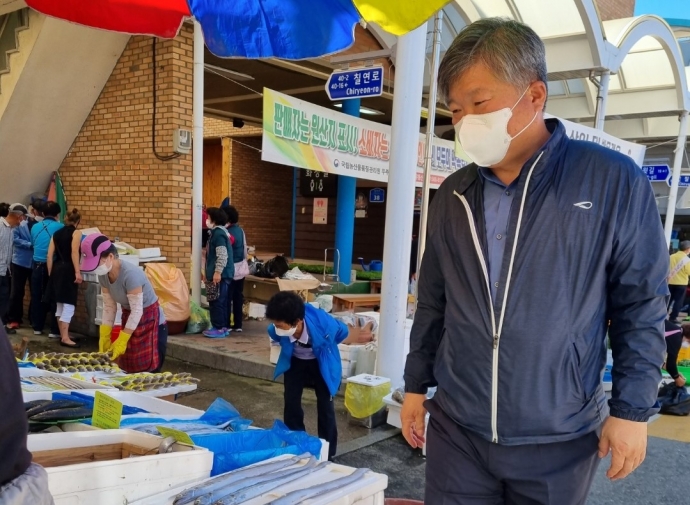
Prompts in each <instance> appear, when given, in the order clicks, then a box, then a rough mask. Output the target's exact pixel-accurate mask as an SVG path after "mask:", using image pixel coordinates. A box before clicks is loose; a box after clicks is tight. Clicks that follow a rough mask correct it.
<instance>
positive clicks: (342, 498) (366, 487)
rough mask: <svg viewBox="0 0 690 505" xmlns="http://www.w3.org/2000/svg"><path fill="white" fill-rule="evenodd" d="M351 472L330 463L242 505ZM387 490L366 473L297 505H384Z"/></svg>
mask: <svg viewBox="0 0 690 505" xmlns="http://www.w3.org/2000/svg"><path fill="white" fill-rule="evenodd" d="M285 457H287V456H279V457H278V458H274V459H276V460H277V459H284V458H285ZM354 471H355V469H354V468H351V467H347V466H342V465H336V464H333V463H330V464H328V465H327V466H326V467H325V468H323V469H321V470H318V471H316V472H314V473H312V474H310V475H307V476H305V477H303V478H301V479H296V480H294V481H292V482H290V483H289V484H286V485H285V486H281V487H279V488H278V489H274V490H271V491H269V492H267V493H265V494H263V495H261V496H259V497H257V498H254V499H252V500H248V501H246V502H243V505H266V504H268V503H271V502H273V501H274V500H277V499H278V498H280V497H282V496H284V495H286V494H287V493H290V492H292V491H297V490H300V489H307V488H310V487H312V486H317V485H320V484H324V483H326V482H330V481H332V480H335V479H338V478H342V477H345V476H347V475H350V474H351V473H352V472H354ZM186 487H189V486H180V487H177V488H175V489H172V490H170V491H168V492H166V493H162V494H160V495H158V496H151V497H150V498H147V499H144V500H140V501H136V502H133V503H130V505H171V504H172V503H173V500H174V498H175V496H176V495H177V494H178V493H180V492H182V491H184V490H185V489H186ZM387 487H388V477H387V476H386V475H382V474H378V473H374V472H368V473H366V474H365V475H364V477H362V479H360V480H359V481H357V482H355V483H353V484H350V485H349V486H344V487H342V488H341V489H338V490H337V491H334V492H332V493H327V494H322V495H320V496H318V497H316V498H312V499H309V500H304V501H302V502H300V503H302V504H304V505H384V496H383V493H384V491H385V489H386V488H387Z"/></svg>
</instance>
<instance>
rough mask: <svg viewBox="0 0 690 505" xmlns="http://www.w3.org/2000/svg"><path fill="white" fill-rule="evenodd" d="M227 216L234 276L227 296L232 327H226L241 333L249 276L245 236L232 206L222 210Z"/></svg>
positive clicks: (238, 217)
mask: <svg viewBox="0 0 690 505" xmlns="http://www.w3.org/2000/svg"><path fill="white" fill-rule="evenodd" d="M223 210H224V211H225V214H227V216H228V224H227V226H226V227H227V230H228V233H229V234H230V237H232V240H231V242H232V261H233V263H234V264H235V275H234V278H233V280H232V282H231V283H230V294H229V296H228V318H230V315H231V314H232V323H233V324H232V325H230V324H229V322H228V327H232V331H235V332H237V333H241V332H242V318H243V314H242V308H243V305H244V278H245V277H246V276H247V275H249V265H248V263H247V236H246V234H245V233H244V230H243V229H242V228H241V227H240V225H239V224H238V222H239V220H240V214H239V212H237V209H236V208H235V207H233V206H232V205H229V206H227V207H225V208H223Z"/></svg>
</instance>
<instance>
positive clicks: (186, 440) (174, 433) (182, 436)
mask: <svg viewBox="0 0 690 505" xmlns="http://www.w3.org/2000/svg"><path fill="white" fill-rule="evenodd" d="M156 429H157V430H158V431H159V432H160V434H161V435H163V436H164V437H173V438H174V439H175V440H176V441H177V442H180V443H182V444H188V445H194V441H193V440H192V439H191V438H190V437H189V435H188V434H186V433H185V432H184V431H179V430H173V429H172V428H166V427H164V426H156Z"/></svg>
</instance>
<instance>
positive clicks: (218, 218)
mask: <svg viewBox="0 0 690 505" xmlns="http://www.w3.org/2000/svg"><path fill="white" fill-rule="evenodd" d="M206 214H208V217H209V218H210V219H211V221H213V224H215V225H216V226H225V225H226V224H227V223H228V215H227V214H226V213H225V212H223V209H219V208H218V207H209V208H208V209H206Z"/></svg>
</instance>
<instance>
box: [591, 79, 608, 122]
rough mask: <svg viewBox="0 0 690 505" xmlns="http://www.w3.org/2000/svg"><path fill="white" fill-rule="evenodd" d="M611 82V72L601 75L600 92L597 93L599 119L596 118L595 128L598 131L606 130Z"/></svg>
mask: <svg viewBox="0 0 690 505" xmlns="http://www.w3.org/2000/svg"><path fill="white" fill-rule="evenodd" d="M610 81H611V72H609V71H608V70H607V71H605V72H604V73H603V74H601V78H600V79H599V90H598V91H599V92H598V93H597V117H595V118H594V128H596V129H597V130H603V129H604V121H605V120H606V105H607V103H608V101H609V82H610Z"/></svg>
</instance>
